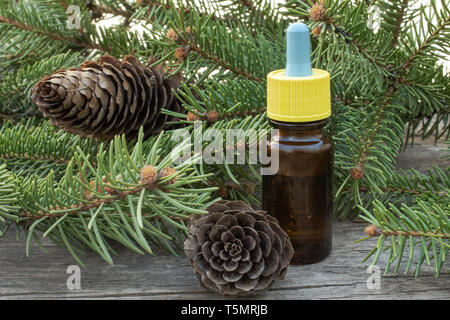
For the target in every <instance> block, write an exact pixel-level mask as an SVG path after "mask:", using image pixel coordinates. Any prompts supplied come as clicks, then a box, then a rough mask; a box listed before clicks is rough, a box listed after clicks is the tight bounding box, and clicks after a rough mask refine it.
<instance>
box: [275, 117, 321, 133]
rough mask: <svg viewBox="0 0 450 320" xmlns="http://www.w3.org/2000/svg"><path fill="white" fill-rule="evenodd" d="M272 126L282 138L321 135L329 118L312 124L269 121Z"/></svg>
mask: <svg viewBox="0 0 450 320" xmlns="http://www.w3.org/2000/svg"><path fill="white" fill-rule="evenodd" d="M269 122H270V124H271V125H272V126H273V127H275V128H277V129H278V130H279V135H280V136H288V135H305V134H320V133H322V132H323V128H324V127H325V125H326V124H327V122H328V118H326V119H322V120H318V121H311V122H282V121H277V120H272V119H269Z"/></svg>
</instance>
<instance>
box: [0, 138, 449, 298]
mask: <svg viewBox="0 0 450 320" xmlns="http://www.w3.org/2000/svg"><path fill="white" fill-rule="evenodd" d="M442 147H443V145H441V146H433V145H431V144H429V143H428V144H422V145H419V146H418V147H417V148H418V149H416V148H412V149H407V151H406V152H405V153H403V154H402V155H401V159H400V163H399V167H403V168H406V167H408V168H409V167H415V168H417V169H419V170H421V169H425V168H428V167H430V165H431V164H437V165H439V166H441V167H448V165H449V164H448V160H442V158H441V155H442V152H440V150H439V149H440V148H442ZM418 151H419V152H418ZM365 226H366V224H357V223H352V222H336V223H335V224H334V233H333V237H334V238H333V251H332V253H331V255H330V257H329V258H327V259H326V260H324V261H323V262H320V263H317V264H314V265H307V266H291V267H290V269H289V271H288V273H287V276H286V279H285V280H283V281H280V282H278V283H276V284H274V286H273V287H272V288H271V290H270V291H269V292H268V293H267V294H266V295H264V296H259V297H256V298H258V299H450V270H449V268H448V266H444V267H443V270H442V273H441V275H440V277H439V278H437V279H436V278H435V277H434V268H433V267H431V266H426V265H425V266H423V269H422V271H421V273H420V276H419V277H417V278H414V277H413V276H405V275H403V271H404V269H402V268H401V269H400V272H401V273H400V275H399V276H397V277H393V276H392V274H388V275H387V276H382V277H381V288H380V289H379V290H376V289H373V290H371V289H368V288H367V279H368V277H369V276H370V275H371V274H369V273H367V267H368V266H369V265H370V262H371V260H370V259H369V261H367V262H365V263H361V260H362V259H363V258H364V257H365V256H366V255H367V254H368V253H369V251H370V250H371V249H372V248H373V246H374V245H375V239H372V240H369V241H365V242H361V243H356V244H354V243H353V241H354V240H357V239H360V238H362V237H364V232H363V230H364V227H365ZM43 245H44V246H45V248H46V249H47V251H48V254H45V253H43V252H42V251H41V250H40V249H39V248H38V247H36V246H35V245H33V246H32V247H31V251H30V257H28V258H27V257H26V256H25V239H24V236H23V234H22V238H21V239H20V240H19V241H18V240H17V239H16V234H15V232H14V230H10V231H9V232H8V234H7V235H6V236H5V237H4V238H2V239H0V299H36V298H40V299H70V298H78V299H91V298H96V299H221V298H222V297H221V296H220V295H218V294H213V293H209V292H206V291H205V290H204V289H203V288H201V287H200V285H199V283H198V281H197V278H196V277H195V275H194V273H193V271H192V269H191V267H190V266H189V265H188V262H187V259H186V258H185V256H184V254H183V253H182V252H181V251H179V257H175V256H172V255H170V254H168V253H166V252H165V251H162V250H158V249H155V250H154V251H155V253H156V255H155V256H150V255H138V254H135V253H133V252H131V251H129V250H127V249H126V248H124V247H121V246H119V245H114V246H113V247H114V249H115V250H116V251H117V254H118V255H117V256H115V257H113V259H114V261H115V265H114V266H109V265H107V264H106V263H105V262H104V261H103V260H102V259H101V258H100V257H99V256H97V255H96V254H94V253H92V252H90V253H88V254H87V255H86V256H84V257H82V259H83V261H84V262H85V264H86V266H87V269H82V271H81V287H82V289H81V290H73V291H71V290H68V288H67V285H66V281H67V278H68V277H69V274H67V273H66V270H67V267H68V266H69V265H72V264H75V262H74V260H73V258H72V257H71V256H70V255H69V254H68V253H67V252H66V251H65V250H63V249H61V248H59V247H57V246H56V245H54V244H53V243H52V242H50V241H48V240H47V239H44V241H43ZM387 255H388V254H387V253H385V254H382V256H381V259H380V262H379V264H378V265H379V266H380V269H381V271H382V273H383V272H384V264H385V261H386V258H387Z"/></svg>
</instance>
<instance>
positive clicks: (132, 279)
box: [0, 222, 450, 299]
mask: <svg viewBox="0 0 450 320" xmlns="http://www.w3.org/2000/svg"><path fill="white" fill-rule="evenodd" d="M364 226H365V224H356V223H351V222H343V223H335V225H334V227H335V228H334V229H335V230H334V247H333V251H332V254H331V255H330V257H329V258H327V259H326V260H325V261H323V262H320V263H317V264H314V265H307V266H291V267H290V269H289V271H288V274H287V276H286V279H285V280H283V281H280V282H278V283H276V284H275V285H274V286H273V287H272V288H271V290H270V291H269V292H268V294H267V295H265V296H260V297H257V298H261V299H335V298H341V299H385V298H389V299H410V298H414V299H450V277H449V275H448V271H449V270H448V268H447V269H444V270H443V274H442V275H441V276H440V278H438V279H435V278H434V268H432V267H431V266H424V268H423V270H422V272H421V275H420V276H419V277H417V278H414V277H412V276H403V275H401V276H398V277H392V276H386V277H382V278H381V283H380V289H379V290H377V289H368V287H367V279H368V277H369V276H370V275H371V274H369V273H367V267H368V265H369V264H370V263H369V262H365V263H360V261H361V260H362V259H363V258H364V257H365V256H366V255H367V253H368V252H369V250H370V249H371V248H372V247H373V245H374V240H370V241H366V242H363V243H357V244H354V243H353V241H354V240H357V239H359V238H361V237H363V236H364V235H363V229H364ZM44 246H45V248H46V249H47V250H48V251H49V254H45V253H42V252H41V251H40V250H39V248H37V247H35V246H33V247H32V250H31V256H30V257H29V258H27V257H26V256H25V248H24V241H16V239H15V233H14V232H10V233H9V234H7V235H6V237H5V238H4V239H2V240H1V241H0V299H11V298H14V299H35V298H40V299H64V298H79V299H86V298H97V299H120V298H123V299H220V298H222V297H221V296H220V295H218V294H213V293H209V292H206V291H205V290H204V289H203V288H201V287H200V286H199V284H198V282H197V278H196V277H195V276H194V273H193V271H192V269H191V267H190V266H189V265H188V262H187V260H186V258H185V257H184V255H183V253H182V252H180V256H179V257H175V256H172V255H169V254H168V253H166V252H164V251H161V250H158V249H157V250H156V253H157V256H150V255H145V256H141V255H138V254H135V253H133V252H130V251H129V250H127V249H125V248H123V247H118V246H115V249H116V250H117V253H118V256H117V257H115V265H114V266H109V265H107V264H106V263H105V262H104V261H103V260H102V259H101V258H99V257H98V256H97V255H96V254H94V253H92V252H91V253H88V254H87V256H85V257H84V258H83V260H84V262H85V263H86V265H87V269H86V270H84V269H82V272H81V287H82V289H81V290H73V291H71V290H68V288H67V285H66V281H67V278H68V276H69V275H68V274H66V270H67V267H68V266H69V265H71V264H75V262H74V261H73V259H72V257H70V255H68V253H67V252H66V251H65V250H63V249H61V248H58V247H57V246H55V245H54V244H53V243H51V242H48V241H44ZM385 258H386V257H385V255H383V259H381V262H383V261H384V259H385ZM381 262H380V264H379V265H380V268H381V270H383V268H384V265H383V264H382V263H381Z"/></svg>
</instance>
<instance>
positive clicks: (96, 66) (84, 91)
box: [31, 56, 182, 139]
mask: <svg viewBox="0 0 450 320" xmlns="http://www.w3.org/2000/svg"><path fill="white" fill-rule="evenodd" d="M180 82H181V75H180V74H177V75H175V76H173V77H170V78H168V79H164V71H163V70H162V67H161V66H157V67H153V68H149V67H146V66H144V65H143V64H142V63H140V62H139V60H137V59H136V58H135V57H134V56H125V58H124V59H123V61H122V62H120V61H119V60H117V59H116V58H114V57H111V56H103V57H101V58H100V60H99V62H96V61H87V62H85V63H83V65H82V66H81V68H71V69H68V70H58V71H56V72H55V73H53V74H51V75H47V76H45V77H44V78H42V79H41V80H40V81H39V82H38V83H37V84H36V85H35V86H34V87H33V93H32V95H31V99H32V100H33V101H34V103H36V105H37V106H38V108H39V110H40V111H41V112H42V113H43V114H44V116H45V117H48V118H50V122H51V123H52V124H53V125H55V126H57V127H60V128H63V129H64V130H66V131H69V132H72V133H76V134H79V135H81V136H86V137H98V138H106V139H110V138H112V137H113V136H114V135H116V134H122V133H124V134H126V135H127V137H134V136H136V134H137V133H138V132H139V128H140V127H141V126H143V127H144V134H145V136H150V135H155V134H157V133H159V132H160V131H161V130H163V129H166V128H167V126H166V121H171V120H173V119H168V116H167V115H164V114H162V113H161V109H162V108H165V109H169V110H172V111H175V112H181V111H182V110H181V104H180V103H179V101H178V100H177V99H176V97H175V95H174V93H173V92H172V89H175V90H176V89H177V88H178V87H179V85H180Z"/></svg>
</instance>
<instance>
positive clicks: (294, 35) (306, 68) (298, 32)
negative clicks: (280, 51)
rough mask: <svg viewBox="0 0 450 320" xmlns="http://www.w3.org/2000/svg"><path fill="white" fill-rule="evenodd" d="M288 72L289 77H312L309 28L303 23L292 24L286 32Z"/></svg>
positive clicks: (286, 73) (286, 72) (286, 71)
mask: <svg viewBox="0 0 450 320" xmlns="http://www.w3.org/2000/svg"><path fill="white" fill-rule="evenodd" d="M286 50H287V52H286V70H285V75H286V76H288V77H306V76H310V75H312V67H311V42H310V39H309V28H308V26H307V25H306V24H304V23H302V22H295V23H292V24H291V25H290V26H289V27H288V28H287V31H286Z"/></svg>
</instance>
